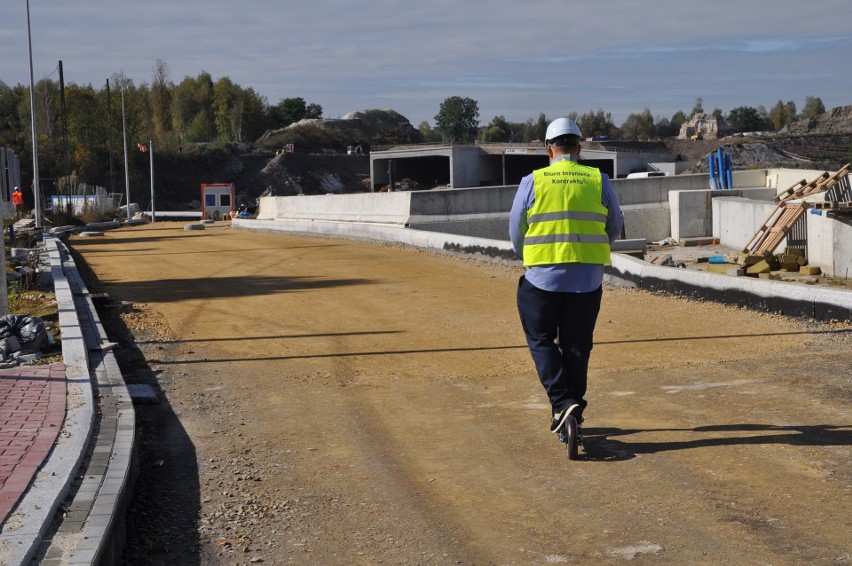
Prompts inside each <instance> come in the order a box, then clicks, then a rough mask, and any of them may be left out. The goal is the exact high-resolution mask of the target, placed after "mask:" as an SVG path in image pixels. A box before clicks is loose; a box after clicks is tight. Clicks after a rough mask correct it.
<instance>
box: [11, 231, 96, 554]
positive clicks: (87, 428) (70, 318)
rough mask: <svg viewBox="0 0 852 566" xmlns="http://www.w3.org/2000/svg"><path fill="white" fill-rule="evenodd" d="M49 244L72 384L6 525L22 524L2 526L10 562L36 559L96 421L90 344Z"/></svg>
mask: <svg viewBox="0 0 852 566" xmlns="http://www.w3.org/2000/svg"><path fill="white" fill-rule="evenodd" d="M45 245H46V247H47V254H48V257H49V258H50V268H51V275H52V277H53V285H54V290H55V292H56V301H57V304H58V306H59V326H60V328H61V329H62V358H63V361H64V363H65V380H66V383H67V388H68V389H67V402H66V412H65V421H64V422H63V425H62V430H61V432H60V435H59V438H58V439H57V441H56V444H55V446H54V448H53V450H52V451H51V453H50V454H49V455H48V457H47V459H46V460H45V462H44V463H43V464H42V467H41V468H40V469H39V471H38V473H37V474H36V476H35V478H34V479H33V482H32V483H31V484H30V488H29V490H28V491H27V492H26V493H25V494H24V496H23V497H22V498H21V500H20V502H19V503H18V506H17V508H16V510H15V511H14V513H13V514H12V515H11V516H10V517H9V519H8V520H7V521H6V524H7V525H18V524H19V525H20V527H17V528H15V527H12V528H7V529H4V531H3V535H2V537H0V538H2V540H3V541H4V550H6V551H8V552H9V554H8V556H7V558H6V559H8V560H9V564H28V563H29V562H30V561H31V560H32V559H33V558H34V556H35V554H36V552H37V551H38V549H39V545H40V544H41V541H42V539H43V538H44V535H45V534H46V533H47V530H48V529H49V528H50V525H51V522H52V520H53V517H54V515H55V514H56V512H57V510H58V508H59V505H60V504H61V503H62V502H63V501H64V500H65V498H66V497H67V496H68V493H69V491H70V489H71V484H72V482H73V481H74V478H75V477H76V475H77V473H78V470H79V468H80V464H81V462H82V460H83V456H84V455H85V453H86V446H87V445H88V443H89V440H90V437H91V434H92V426H93V423H94V394H93V392H92V386H91V382H90V380H89V371H88V358H87V355H86V346H85V343H84V341H83V332H82V329H81V327H80V322H79V319H78V317H77V313H76V311H75V310H74V308H73V306H74V299H73V296H72V293H71V287H70V285H69V282H68V279H66V277H65V274H64V272H63V271H62V261H61V258H60V252H59V249H58V248H57V242H56V240H55V239H54V238H52V237H45Z"/></svg>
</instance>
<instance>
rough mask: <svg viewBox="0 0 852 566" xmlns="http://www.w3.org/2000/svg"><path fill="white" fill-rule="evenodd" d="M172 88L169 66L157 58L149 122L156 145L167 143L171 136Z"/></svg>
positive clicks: (152, 84) (152, 83)
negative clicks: (152, 128) (152, 127)
mask: <svg viewBox="0 0 852 566" xmlns="http://www.w3.org/2000/svg"><path fill="white" fill-rule="evenodd" d="M173 89H174V85H173V84H172V83H171V82H170V81H169V66H168V65H167V64H166V62H165V61H163V60H162V59H157V60H156V62H154V78H153V80H152V82H151V122H152V123H153V126H154V139H155V140H156V141H157V142H158V145H159V144H166V143H168V142H169V141H170V138H171V134H172V90H173Z"/></svg>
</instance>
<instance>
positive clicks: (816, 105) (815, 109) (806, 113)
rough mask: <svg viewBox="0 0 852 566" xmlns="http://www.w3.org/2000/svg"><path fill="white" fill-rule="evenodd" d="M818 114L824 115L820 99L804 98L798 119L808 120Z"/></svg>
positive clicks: (815, 97)
mask: <svg viewBox="0 0 852 566" xmlns="http://www.w3.org/2000/svg"><path fill="white" fill-rule="evenodd" d="M820 114H825V105H824V104H823V103H822V99H821V98H819V97H818V96H806V97H805V105H804V106H803V107H802V114H801V116H800V118H802V119H805V120H810V119H811V118H816V117H817V116H819V115H820Z"/></svg>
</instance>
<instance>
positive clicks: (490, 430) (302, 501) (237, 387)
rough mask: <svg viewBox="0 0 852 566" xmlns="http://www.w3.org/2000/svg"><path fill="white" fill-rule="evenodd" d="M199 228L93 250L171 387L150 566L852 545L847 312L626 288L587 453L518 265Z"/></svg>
mask: <svg viewBox="0 0 852 566" xmlns="http://www.w3.org/2000/svg"><path fill="white" fill-rule="evenodd" d="M182 228H183V224H179V223H157V224H155V225H151V226H147V227H136V228H126V229H121V230H117V231H114V232H108V233H107V234H106V235H105V236H103V237H99V238H75V239H74V240H73V241H72V246H73V247H74V248H75V249H76V250H77V251H78V252H79V253H80V254H81V257H82V258H83V259H84V260H85V262H86V264H87V265H88V266H89V267H90V268H91V269H92V271H93V272H94V273H95V274H96V275H97V278H98V282H97V283H92V284H91V285H90V287H94V289H93V290H98V291H106V292H108V293H109V295H110V298H111V300H112V301H113V304H111V305H105V306H104V307H105V308H104V309H103V310H104V312H114V310H115V309H114V308H113V311H111V310H110V308H107V307H115V306H116V305H115V302H117V301H120V300H124V301H132V303H133V309H132V310H130V309H127V308H126V309H125V310H129V312H125V313H123V314H121V315H120V319H119V318H116V319H115V320H114V321H113V322H111V323H110V327H111V329H112V330H111V332H116V333H119V334H120V333H121V331H122V330H126V331H127V332H128V333H129V334H126V335H124V336H123V337H120V339H121V340H122V348H120V349H119V352H120V353H121V356H122V367H123V371H124V373H125V376H126V378H127V380H128V381H130V382H134V381H144V380H146V379H151V380H156V382H158V383H159V386H160V387H161V389H162V392H163V393H162V395H161V399H162V400H161V403H160V404H159V405H156V406H150V407H144V406H142V407H138V420H139V427H140V428H139V430H140V439H141V442H142V449H143V451H142V465H141V474H140V479H139V484H138V486H137V489H136V497H135V499H134V502H133V505H132V508H131V515H130V517H129V531H130V532H129V541H128V548H127V553H126V562H127V563H128V564H141V563H145V564H205V565H206V564H256V563H264V564H289V563H303V564H306V563H313V564H560V563H565V564H622V563H626V562H630V563H631V564H773V565H774V564H832V565H836V564H848V563H850V562H852V537H850V532H852V413H850V400H852V389H850V377H849V375H850V371H849V370H850V367H852V349H850V343H852V338H850V332H849V327H847V326H844V325H841V324H816V323H810V322H807V321H800V320H793V319H789V318H785V317H780V316H775V315H770V314H759V313H755V312H751V311H748V310H743V309H736V308H731V307H726V306H722V305H718V304H715V303H703V302H696V301H691V300H686V299H679V298H674V297H667V296H659V295H654V294H650V293H646V292H639V291H634V290H628V289H619V288H612V287H607V288H606V290H605V294H604V304H603V309H602V312H601V315H600V319H599V323H598V328H597V332H596V345H595V348H594V351H593V354H592V362H591V368H590V391H589V395H588V400H589V401H590V405H589V409H588V410H587V422H586V428H585V433H586V446H585V452H582V451H581V456H582V459H581V460H580V461H568V460H567V458H566V451H565V449H564V446H563V445H561V444H559V442H558V441H557V440H556V438H555V436H554V435H552V434H550V433H549V432H548V424H549V419H550V414H549V408H548V406H547V403H546V397H545V395H544V392H543V390H542V388H541V386H540V385H539V383H538V381H537V378H536V377H535V373H534V370H533V365H532V361H531V359H530V356H529V353H528V351H527V348H526V346H525V343H524V339H523V335H522V332H521V329H520V324H519V322H518V317H517V312H516V308H515V288H516V285H517V279H518V277H519V276H520V275H521V273H522V270H521V268H520V267H519V266H516V265H507V264H495V263H488V262H484V261H478V260H474V259H469V258H460V257H454V256H449V255H443V254H437V253H432V252H425V251H421V250H415V249H410V248H403V247H398V246H391V245H377V244H371V243H363V242H353V241H346V240H333V239H321V238H315V237H302V236H288V235H272V234H260V233H252V232H247V231H239V230H236V229H233V228H231V227H230V226H228V225H226V224H224V223H221V224H217V225H213V226H210V227H208V229H206V230H204V231H186V230H183V229H182ZM131 337H132V342H131V341H130V340H131ZM136 348H138V349H136Z"/></svg>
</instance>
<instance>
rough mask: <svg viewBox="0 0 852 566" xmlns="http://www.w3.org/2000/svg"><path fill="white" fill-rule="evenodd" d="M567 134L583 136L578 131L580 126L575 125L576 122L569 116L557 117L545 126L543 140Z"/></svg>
mask: <svg viewBox="0 0 852 566" xmlns="http://www.w3.org/2000/svg"><path fill="white" fill-rule="evenodd" d="M568 134H571V135H574V136H577V137H583V134H581V133H580V127H579V126H578V125H577V122H575V121H574V120H572V119H571V118H557V119H556V120H554V121H553V122H551V123H550V125H548V126H547V133H546V134H545V136H544V139H545V141H549V140H555V139H556V138H558V137H559V136H564V135H568Z"/></svg>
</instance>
